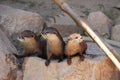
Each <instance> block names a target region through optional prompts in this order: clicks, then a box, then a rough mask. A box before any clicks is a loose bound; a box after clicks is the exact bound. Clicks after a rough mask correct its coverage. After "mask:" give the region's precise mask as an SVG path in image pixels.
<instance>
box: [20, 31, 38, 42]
mask: <svg viewBox="0 0 120 80" xmlns="http://www.w3.org/2000/svg"><path fill="white" fill-rule="evenodd" d="M35 36H36V34H35V33H34V32H32V31H30V30H24V31H23V32H21V33H20V34H19V36H18V40H19V41H20V42H27V40H31V39H35Z"/></svg>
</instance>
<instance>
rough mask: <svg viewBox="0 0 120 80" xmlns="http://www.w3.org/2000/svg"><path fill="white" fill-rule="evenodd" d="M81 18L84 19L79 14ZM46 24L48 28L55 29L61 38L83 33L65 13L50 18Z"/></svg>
mask: <svg viewBox="0 0 120 80" xmlns="http://www.w3.org/2000/svg"><path fill="white" fill-rule="evenodd" d="M81 16H82V17H85V15H84V14H81ZM47 23H48V25H49V26H52V27H55V28H57V29H58V30H59V32H60V33H61V34H62V35H63V36H68V34H71V33H74V32H79V33H81V34H82V33H83V30H82V29H81V28H78V26H77V25H76V23H75V22H74V21H73V20H72V18H70V17H69V16H68V15H67V14H65V13H62V14H61V15H57V16H55V17H54V18H50V19H49V20H48V22H47Z"/></svg>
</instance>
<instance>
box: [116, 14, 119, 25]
mask: <svg viewBox="0 0 120 80" xmlns="http://www.w3.org/2000/svg"><path fill="white" fill-rule="evenodd" d="M115 24H116V25H118V24H120V16H119V17H118V18H117V19H116V20H115Z"/></svg>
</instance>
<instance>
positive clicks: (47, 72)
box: [23, 55, 120, 80]
mask: <svg viewBox="0 0 120 80" xmlns="http://www.w3.org/2000/svg"><path fill="white" fill-rule="evenodd" d="M72 61H73V63H72V65H70V66H68V65H67V62H66V60H64V61H63V62H61V63H57V62H56V61H52V62H51V64H50V65H49V66H48V67H46V66H45V64H44V63H45V60H42V59H40V58H36V57H30V58H26V59H25V62H24V65H23V80H119V77H118V76H119V75H120V74H119V73H118V70H117V69H116V67H115V66H114V64H113V63H112V62H111V61H110V60H109V59H108V58H105V57H104V56H100V55H99V56H97V57H95V58H94V59H85V61H83V62H80V61H79V58H78V57H76V58H73V59H72Z"/></svg>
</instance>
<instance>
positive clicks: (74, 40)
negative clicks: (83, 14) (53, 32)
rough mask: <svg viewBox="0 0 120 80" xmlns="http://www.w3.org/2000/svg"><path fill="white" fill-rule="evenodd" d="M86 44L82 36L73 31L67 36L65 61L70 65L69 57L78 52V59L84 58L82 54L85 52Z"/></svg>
mask: <svg viewBox="0 0 120 80" xmlns="http://www.w3.org/2000/svg"><path fill="white" fill-rule="evenodd" d="M86 49H87V44H86V42H85V40H84V39H83V37H82V36H81V35H80V34H78V33H73V34H71V35H69V36H68V38H67V41H66V46H65V54H66V56H67V63H68V65H70V64H71V63H72V62H71V58H72V57H73V56H74V55H76V54H78V55H79V56H80V59H81V60H82V61H83V60H84V55H83V54H86Z"/></svg>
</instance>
